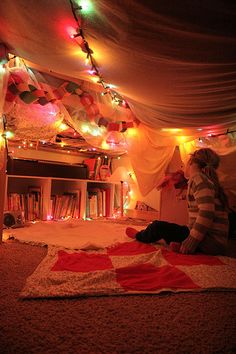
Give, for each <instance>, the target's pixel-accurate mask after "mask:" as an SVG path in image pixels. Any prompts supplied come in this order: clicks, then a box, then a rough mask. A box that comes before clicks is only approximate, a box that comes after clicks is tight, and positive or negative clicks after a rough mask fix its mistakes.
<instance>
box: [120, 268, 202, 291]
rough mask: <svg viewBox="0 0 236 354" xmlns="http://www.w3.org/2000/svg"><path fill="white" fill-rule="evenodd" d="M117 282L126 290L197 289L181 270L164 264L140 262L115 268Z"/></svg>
mask: <svg viewBox="0 0 236 354" xmlns="http://www.w3.org/2000/svg"><path fill="white" fill-rule="evenodd" d="M116 279H117V282H118V283H119V284H120V285H121V286H122V287H123V288H124V289H125V290H127V291H129V290H130V291H132V290H133V291H134V290H139V291H156V290H158V289H162V290H163V288H167V289H198V288H200V287H199V286H198V285H196V284H195V283H194V282H193V281H192V280H191V279H190V277H189V276H187V275H186V274H185V273H184V272H182V271H181V270H179V269H177V268H175V267H172V266H169V265H165V266H162V267H155V266H154V265H153V264H140V265H135V266H131V267H124V268H119V269H116Z"/></svg>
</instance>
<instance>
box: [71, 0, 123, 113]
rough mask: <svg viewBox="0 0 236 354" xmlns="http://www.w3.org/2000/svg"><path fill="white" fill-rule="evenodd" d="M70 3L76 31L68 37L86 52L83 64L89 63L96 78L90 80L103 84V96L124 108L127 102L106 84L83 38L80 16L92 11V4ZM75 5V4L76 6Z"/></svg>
mask: <svg viewBox="0 0 236 354" xmlns="http://www.w3.org/2000/svg"><path fill="white" fill-rule="evenodd" d="M70 5H71V10H72V13H73V16H74V19H75V21H76V23H77V29H76V33H74V34H72V35H71V36H70V37H71V38H74V39H76V40H77V41H78V43H79V46H80V47H81V49H82V51H83V52H85V53H86V59H85V65H89V64H90V65H91V69H90V70H89V71H88V72H89V74H90V75H96V76H97V78H94V77H92V78H91V80H92V81H94V82H95V83H99V84H101V85H102V86H103V88H104V90H105V91H104V92H102V93H101V94H102V95H103V96H104V95H105V94H109V96H110V97H111V100H112V103H115V104H117V105H121V106H122V107H124V108H129V105H128V103H127V102H126V101H125V100H124V99H123V98H122V97H120V95H118V93H117V92H115V91H114V90H113V89H114V88H115V85H112V84H109V85H108V84H107V83H105V81H104V79H103V77H102V75H101V74H100V72H99V70H98V67H97V65H96V63H95V60H94V58H93V50H92V49H91V48H90V46H89V44H88V42H87V40H86V39H85V36H84V33H83V30H82V27H81V23H82V17H81V15H83V14H84V13H88V12H92V11H93V5H92V3H91V2H90V1H88V0H86V1H85V0H83V1H82V0H81V1H79V2H78V4H77V2H73V0H70ZM76 5H77V6H76ZM77 11H79V12H80V18H79V17H78V16H77Z"/></svg>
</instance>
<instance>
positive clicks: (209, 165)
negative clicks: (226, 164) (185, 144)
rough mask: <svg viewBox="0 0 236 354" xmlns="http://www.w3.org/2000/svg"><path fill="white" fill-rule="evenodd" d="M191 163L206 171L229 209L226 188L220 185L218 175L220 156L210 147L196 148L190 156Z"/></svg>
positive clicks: (203, 171)
mask: <svg viewBox="0 0 236 354" xmlns="http://www.w3.org/2000/svg"><path fill="white" fill-rule="evenodd" d="M190 163H196V164H197V165H198V167H199V168H200V169H201V171H202V173H204V174H205V175H206V176H207V177H208V178H209V179H210V180H211V181H212V182H213V184H214V186H215V188H216V194H217V197H218V198H219V199H220V201H221V203H222V204H223V206H224V207H225V209H229V204H228V198H227V196H226V194H225V192H224V189H223V188H222V186H221V185H220V182H219V178H218V175H217V172H216V170H217V168H218V167H219V164H220V156H219V155H218V154H217V153H216V152H215V151H213V150H212V149H210V148H202V149H199V150H196V151H195V152H194V153H193V154H192V155H191V157H190Z"/></svg>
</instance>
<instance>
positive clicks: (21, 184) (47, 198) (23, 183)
mask: <svg viewBox="0 0 236 354" xmlns="http://www.w3.org/2000/svg"><path fill="white" fill-rule="evenodd" d="M118 183H119V182H109V181H94V180H87V179H72V178H59V177H41V176H23V175H7V176H6V188H5V198H4V211H7V210H8V195H9V194H10V193H17V194H27V193H28V192H29V187H40V188H41V191H42V192H41V194H42V220H47V219H48V216H49V215H50V208H51V206H50V204H51V196H52V195H63V194H64V193H75V192H76V191H79V194H80V218H81V219H84V218H85V217H86V202H87V191H88V190H89V189H91V188H109V189H110V201H109V207H108V208H109V215H107V216H112V215H113V210H114V193H115V184H118Z"/></svg>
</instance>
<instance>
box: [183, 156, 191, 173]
mask: <svg viewBox="0 0 236 354" xmlns="http://www.w3.org/2000/svg"><path fill="white" fill-rule="evenodd" d="M191 160H192V159H191V156H190V158H189V160H188V162H187V163H186V165H185V168H184V176H185V178H189V177H190V166H191Z"/></svg>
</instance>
